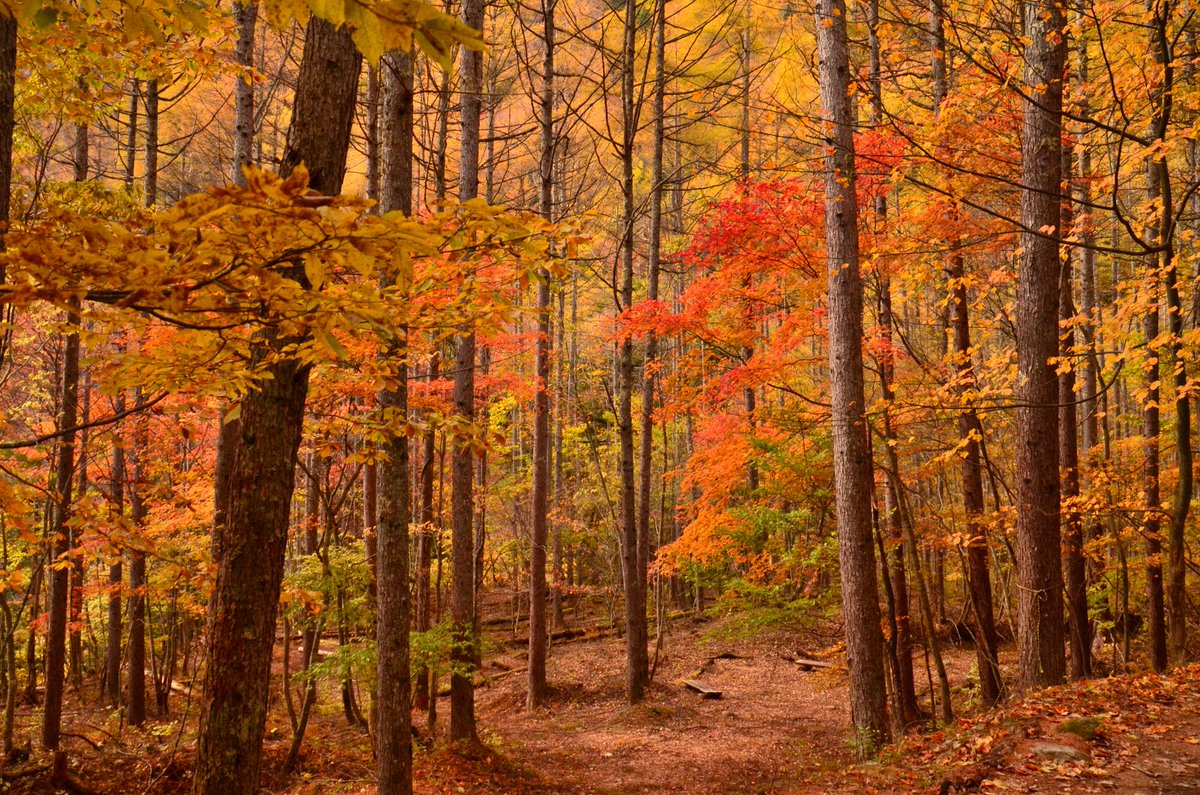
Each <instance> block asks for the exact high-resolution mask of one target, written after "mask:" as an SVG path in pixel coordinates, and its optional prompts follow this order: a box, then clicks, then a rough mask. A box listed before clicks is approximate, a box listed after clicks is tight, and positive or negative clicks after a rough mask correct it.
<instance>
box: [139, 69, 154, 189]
mask: <svg viewBox="0 0 1200 795" xmlns="http://www.w3.org/2000/svg"><path fill="white" fill-rule="evenodd" d="M142 101H143V102H144V103H145V105H146V145H145V154H144V158H145V168H146V173H145V174H143V176H142V202H143V203H144V204H145V205H146V206H147V207H153V206H154V205H156V204H158V81H157V80H147V81H146V85H145V90H144V91H143V92H142Z"/></svg>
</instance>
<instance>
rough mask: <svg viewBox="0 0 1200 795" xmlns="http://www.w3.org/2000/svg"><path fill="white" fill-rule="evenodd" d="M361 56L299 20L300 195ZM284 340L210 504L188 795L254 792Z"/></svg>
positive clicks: (327, 175) (282, 438) (256, 359)
mask: <svg viewBox="0 0 1200 795" xmlns="http://www.w3.org/2000/svg"><path fill="white" fill-rule="evenodd" d="M361 60H362V59H361V56H360V55H359V54H358V52H357V50H356V49H355V47H354V42H353V41H352V40H351V38H350V32H349V31H348V30H346V29H344V28H343V29H335V28H334V27H333V26H332V25H331V24H329V23H327V22H324V21H322V20H318V19H315V18H314V19H312V20H310V22H309V25H308V31H307V36H306V39H305V43H304V55H303V57H302V59H301V62H300V72H299V76H298V78H297V84H296V98H295V102H294V111H293V117H292V124H291V126H290V128H289V129H288V143H287V148H286V149H285V152H284V156H283V162H282V166H281V171H282V172H283V173H288V172H290V171H292V170H293V169H294V168H295V167H296V166H297V165H298V164H299V163H300V162H304V163H305V164H306V165H307V167H308V172H309V185H310V187H311V188H312V189H313V190H315V191H317V192H319V193H322V194H326V195H335V194H337V193H339V192H340V191H341V187H342V178H343V176H344V174H345V168H346V152H347V149H348V146H349V142H350V131H351V127H352V124H353V121H354V105H355V99H356V94H357V89H358V75H359V70H360V66H361ZM295 278H297V279H301V278H302V274H300V273H297V274H295ZM295 342H296V340H294V339H286V338H281V337H279V336H278V335H277V334H276V333H274V332H272V331H270V330H268V331H267V332H264V333H263V334H262V336H261V337H260V339H258V340H256V341H255V343H254V345H253V346H252V349H251V358H252V364H257V365H263V364H265V365H266V371H267V373H268V374H269V376H270V377H269V378H267V379H264V380H263V381H262V382H261V383H260V385H259V388H258V389H257V390H255V391H252V392H250V393H249V394H247V395H246V397H245V398H244V399H243V401H242V411H241V416H240V419H239V421H238V423H237V429H236V434H232V438H231V439H229V445H230V449H229V450H227V451H226V455H228V456H229V459H228V483H227V494H226V495H225V497H226V504H225V505H223V506H218V507H217V511H218V512H220V513H221V514H222V515H223V517H224V523H225V524H224V529H223V530H222V531H221V534H220V537H219V538H220V556H219V559H218V560H217V578H216V583H215V585H214V588H213V595H212V599H211V602H210V606H209V632H208V637H209V646H208V659H207V677H206V682H205V693H204V703H203V706H202V712H201V731H200V738H199V743H198V754H197V760H196V777H195V780H194V783H193V791H194V792H196V793H197V794H198V795H218V793H219V794H220V795H237V794H238V793H247V795H249V794H250V793H255V792H257V791H258V788H259V767H260V764H261V760H262V734H263V728H264V726H265V722H266V708H267V696H268V686H267V685H268V681H269V677H270V662H271V648H272V646H273V643H274V638H275V617H276V610H277V608H278V603H279V592H280V587H281V584H282V580H283V561H284V552H285V549H286V546H287V534H288V519H289V512H290V510H289V509H290V504H291V497H292V490H293V481H294V471H295V467H296V456H297V452H298V450H299V447H300V436H301V432H302V429H303V422H304V404H305V399H306V397H307V393H308V374H309V365H306V364H303V363H301V362H299V361H297V360H296V359H294V358H292V357H290V356H288V355H287V353H286V348H287V346H289V345H291V344H294V343H295Z"/></svg>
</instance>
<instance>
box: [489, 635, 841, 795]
mask: <svg viewBox="0 0 1200 795" xmlns="http://www.w3.org/2000/svg"><path fill="white" fill-rule="evenodd" d="M810 643H811V641H810ZM798 648H799V638H798V637H796V636H794V635H790V634H787V633H782V634H776V635H775V636H773V637H772V638H771V639H770V640H757V641H753V642H750V641H722V640H706V639H705V637H704V634H703V632H702V629H701V628H699V627H690V628H687V629H683V630H679V631H676V632H675V633H674V634H672V636H671V637H670V638H669V639H668V642H667V644H666V650H665V651H664V652H663V654H662V655H661V656H660V660H659V665H658V671H657V673H656V677H655V685H654V687H653V688H652V690H651V692H650V695H649V698H648V699H647V700H646V702H645V703H644V704H641V705H639V706H637V707H629V706H627V705H626V704H625V702H624V662H625V654H624V646H623V641H622V640H621V639H618V638H605V639H601V640H595V641H583V642H575V643H567V644H562V645H560V646H558V647H556V648H555V649H554V650H553V651H552V654H551V658H550V663H549V666H548V678H549V680H550V682H551V683H552V685H553V686H554V694H553V696H552V698H551V700H550V703H549V705H548V706H547V708H546V709H545V710H543V711H541V712H539V713H536V714H530V713H528V712H526V710H525V706H524V700H525V681H524V676H523V673H521V672H514V673H513V674H511V675H505V676H503V677H502V678H500V679H498V680H494V682H493V683H492V684H491V685H490V686H489V687H486V688H483V689H482V690H480V692H479V700H478V704H479V714H480V718H481V722H482V725H483V726H485V727H486V730H487V732H488V733H490V734H492V735H494V736H495V738H496V740H497V741H498V744H499V749H500V751H501V752H502V753H504V754H506V755H508V756H510V757H512V758H514V759H518V760H520V762H521V764H522V765H524V766H526V767H527V768H530V769H533V770H536V771H538V773H539V775H540V777H541V778H542V779H543V780H544V781H545V782H546V783H547V784H552V785H553V786H554V787H555V789H559V788H561V791H570V792H578V793H630V792H688V793H743V792H744V793H757V792H772V791H777V790H779V789H781V788H785V787H787V786H789V785H791V784H795V783H796V782H798V781H799V780H801V779H803V778H805V777H807V776H808V775H809V774H811V773H812V772H813V771H814V770H816V769H820V768H828V767H829V766H839V765H840V764H844V763H847V762H849V760H850V758H851V755H852V754H851V749H850V748H849V747H848V745H847V744H846V740H847V737H848V726H849V715H848V710H847V707H846V699H845V677H844V673H843V672H842V671H840V670H838V669H837V668H835V669H833V670H829V671H818V672H812V673H808V672H805V671H803V670H802V669H801V668H800V667H799V666H797V665H796V664H794V663H792V662H789V661H787V660H785V659H784V655H785V654H786V655H791V656H795V654H796V651H797V649H798ZM722 654H726V655H736V656H731V657H725V658H721V657H719V655H722ZM519 655H520V652H519V651H517V652H514V653H513V654H512V655H511V656H510V657H509V658H508V659H506V660H505V659H503V658H502V664H505V665H510V666H512V667H513V668H514V671H515V669H516V668H517V667H519V666H520V665H522V664H523V660H522V659H521V657H520V656H519ZM714 658H715V659H714ZM701 667H703V670H702V671H700V670H698V669H700V668H701ZM686 678H699V679H702V680H703V681H704V682H706V683H708V684H710V685H712V686H713V687H716V688H718V689H720V690H721V691H723V697H722V698H720V699H702V698H701V697H700V696H699V695H698V694H696V693H693V692H691V691H689V690H687V689H685V688H684V687H683V686H682V680H683V679H686Z"/></svg>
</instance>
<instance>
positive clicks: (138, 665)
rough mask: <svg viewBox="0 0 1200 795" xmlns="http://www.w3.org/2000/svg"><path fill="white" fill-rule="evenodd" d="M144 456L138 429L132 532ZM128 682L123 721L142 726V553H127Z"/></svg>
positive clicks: (140, 516) (141, 502)
mask: <svg viewBox="0 0 1200 795" xmlns="http://www.w3.org/2000/svg"><path fill="white" fill-rule="evenodd" d="M134 395H135V397H134V401H135V402H136V404H137V405H141V403H142V391H141V389H140V388H139V389H137V390H135V392H134ZM146 454H147V450H146V434H145V433H144V432H143V431H142V429H141V428H140V427H139V428H138V430H137V431H136V432H135V434H134V444H133V478H132V480H131V481H130V488H129V522H130V524H131V525H133V527H134V528H135V529H138V528H141V526H142V522H143V521H144V520H145V518H146V502H145V497H146V493H147V488H146V484H145V483H144V481H143V476H144V475H145V469H144V467H143V464H142V462H143V460H144V457H145V455H146ZM218 482H219V481H218ZM128 678H129V682H128V684H127V685H126V690H125V699H126V700H125V717H126V719H127V720H128V721H129V725H130V726H141V725H142V724H143V723H145V722H146V552H145V550H142V549H132V550H130V557H129V677H128Z"/></svg>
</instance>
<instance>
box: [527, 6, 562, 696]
mask: <svg viewBox="0 0 1200 795" xmlns="http://www.w3.org/2000/svg"><path fill="white" fill-rule="evenodd" d="M556 4H557V0H542V47H543V55H542V93H541V97H540V98H539V100H540V102H539V108H538V110H539V116H540V118H539V122H540V123H541V128H542V129H541V133H542V140H541V157H540V159H539V163H538V169H539V172H540V173H539V175H538V176H539V191H538V193H539V198H538V211H539V212H540V213H541V215H542V217H543V218H545V219H546V221H548V222H550V221H553V220H554V192H553V191H554V9H555V6H556ZM537 315H538V338H537V347H536V351H535V355H534V385H535V390H536V391H535V393H534V403H533V493H532V496H531V506H530V507H531V511H532V516H531V527H532V533H531V536H530V548H529V671H528V697H527V699H526V706H527V707H528V708H529V709H537V708H538V707H540V706H541V705H542V702H543V701H544V700H545V697H546V544H547V542H548V540H549V527H548V525H549V511H550V347H551V336H550V335H551V328H550V271H549V270H548V269H546V268H541V269H539V271H538V285H537Z"/></svg>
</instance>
